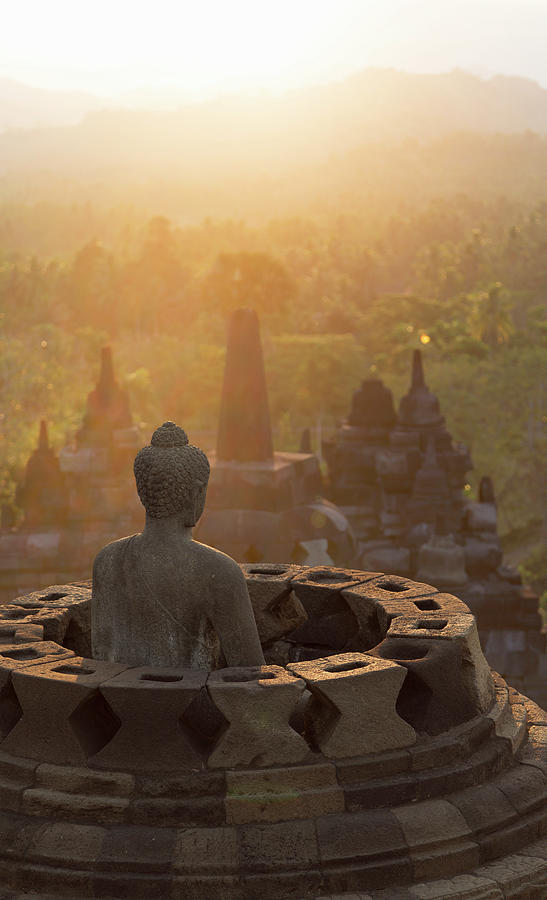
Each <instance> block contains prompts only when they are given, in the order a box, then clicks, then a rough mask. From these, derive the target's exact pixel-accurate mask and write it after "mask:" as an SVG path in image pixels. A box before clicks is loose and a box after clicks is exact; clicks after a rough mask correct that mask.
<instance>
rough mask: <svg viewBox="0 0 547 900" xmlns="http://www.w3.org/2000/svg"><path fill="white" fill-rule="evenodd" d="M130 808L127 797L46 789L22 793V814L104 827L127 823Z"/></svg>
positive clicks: (29, 790)
mask: <svg viewBox="0 0 547 900" xmlns="http://www.w3.org/2000/svg"><path fill="white" fill-rule="evenodd" d="M128 809H129V799H128V798H127V797H111V796H108V795H107V794H103V795H94V794H76V793H70V792H68V791H52V790H47V789H45V788H28V789H27V790H25V791H23V800H22V811H23V812H24V813H25V814H26V815H29V816H38V817H40V818H50V819H54V820H58V819H68V820H69V821H72V820H74V819H77V820H80V821H82V822H90V823H91V824H99V825H102V824H110V823H117V822H124V821H125V820H126V818H127V814H128Z"/></svg>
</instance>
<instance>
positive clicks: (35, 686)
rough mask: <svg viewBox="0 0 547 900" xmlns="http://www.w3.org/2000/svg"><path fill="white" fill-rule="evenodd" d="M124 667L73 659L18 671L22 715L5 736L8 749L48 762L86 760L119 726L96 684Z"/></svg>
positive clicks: (16, 679)
mask: <svg viewBox="0 0 547 900" xmlns="http://www.w3.org/2000/svg"><path fill="white" fill-rule="evenodd" d="M30 646H36V647H40V646H41V645H39V644H36V645H30ZM123 668H124V666H120V665H117V664H115V663H107V662H102V661H98V660H86V659H82V658H81V657H73V658H71V659H68V660H66V661H61V662H50V663H47V664H45V665H33V666H27V667H24V668H21V669H18V670H16V671H15V672H14V673H13V675H12V678H13V687H14V690H15V692H16V694H17V698H18V700H19V702H20V704H21V707H22V709H23V716H22V718H21V719H20V720H19V721H18V722H17V724H16V725H15V727H14V728H13V729H12V730H11V731H10V733H9V734H8V736H7V737H6V738H5V740H4V744H3V747H4V749H5V750H7V751H8V752H11V753H16V754H17V753H22V754H24V755H26V756H32V757H33V758H34V759H39V760H41V761H43V762H53V763H60V764H63V763H72V764H74V765H82V764H83V763H85V761H86V760H87V758H88V756H89V755H91V754H92V753H94V752H96V750H97V749H98V748H100V747H102V746H104V743H105V742H106V741H108V740H109V739H110V737H111V735H112V732H113V730H115V729H116V728H117V723H116V722H115V719H114V716H113V715H112V714H111V715H110V719H109V717H108V715H107V712H108V711H107V710H104V709H103V707H104V702H103V701H102V698H101V697H100V695H99V693H98V691H97V688H98V686H99V685H100V684H101V682H102V681H104V680H106V679H108V678H111V677H112V675H115V674H116V673H117V672H120V671H121V670H122V669H123ZM96 704H98V705H99V706H98V708H97V706H96Z"/></svg>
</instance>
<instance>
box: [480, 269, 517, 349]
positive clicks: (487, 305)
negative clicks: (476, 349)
mask: <svg viewBox="0 0 547 900" xmlns="http://www.w3.org/2000/svg"><path fill="white" fill-rule="evenodd" d="M469 299H470V300H471V301H472V304H473V306H472V310H471V314H470V317H469V331H470V334H471V337H474V338H478V339H479V340H481V341H484V343H485V344H487V345H488V346H489V347H490V348H491V349H492V350H495V349H496V347H498V346H499V345H500V344H503V343H505V342H506V341H507V340H508V339H509V338H510V337H511V335H512V334H513V332H514V330H515V326H514V323H513V317H512V314H511V313H512V304H511V300H510V297H509V295H508V294H507V292H506V291H505V290H504V289H503V285H502V284H501V282H499V281H496V282H495V283H494V284H491V285H490V287H489V288H488V290H487V291H480V292H479V293H477V294H474V295H472V296H471V297H470V298H469Z"/></svg>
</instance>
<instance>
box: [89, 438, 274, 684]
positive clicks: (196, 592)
mask: <svg viewBox="0 0 547 900" xmlns="http://www.w3.org/2000/svg"><path fill="white" fill-rule="evenodd" d="M208 476H209V463H208V461H207V457H206V456H205V454H204V453H203V451H201V450H199V448H197V447H193V446H192V445H190V444H189V442H188V438H187V436H186V433H185V432H184V431H183V430H182V429H181V428H179V427H178V426H176V425H175V424H174V423H173V422H165V423H164V424H163V425H162V426H161V427H160V428H157V429H156V431H155V432H154V434H153V435H152V441H151V444H150V445H149V446H147V447H145V448H143V449H142V450H141V451H140V452H139V453H138V454H137V457H136V459H135V478H136V481H137V490H138V492H139V496H140V498H141V500H142V502H143V504H144V506H145V509H146V524H145V527H144V531H143V532H142V533H141V534H136V535H132V536H131V537H128V538H123V539H122V540H119V541H115V542H114V543H113V544H109V545H108V546H106V547H104V548H103V549H102V550H101V552H100V553H99V554H98V556H97V557H96V559H95V563H94V565H93V592H92V600H91V630H92V647H93V654H94V656H96V657H97V658H98V659H108V660H110V661H111V662H123V663H127V665H131V666H139V665H141V666H143V665H148V666H150V665H155V666H186V667H188V668H197V669H212V668H216V667H218V666H219V665H221V664H222V662H223V661H224V662H226V663H227V664H229V665H260V664H261V663H262V662H263V661H264V657H263V654H262V649H261V646H260V641H259V638H258V633H257V629H256V623H255V620H254V617H253V613H252V608H251V603H250V600H249V594H248V591H247V587H246V583H245V579H244V577H243V575H242V573H241V570H240V568H239V566H238V565H237V564H236V563H235V562H234V561H233V560H232V559H230V558H229V557H227V556H226V555H225V554H224V553H221V552H220V551H218V550H214V549H213V548H212V547H207V546H206V545H204V544H200V543H198V542H197V541H195V540H193V539H192V528H193V526H194V525H195V524H196V522H197V520H198V519H199V517H200V516H201V514H202V512H203V508H204V505H205V496H206V491H207V481H208Z"/></svg>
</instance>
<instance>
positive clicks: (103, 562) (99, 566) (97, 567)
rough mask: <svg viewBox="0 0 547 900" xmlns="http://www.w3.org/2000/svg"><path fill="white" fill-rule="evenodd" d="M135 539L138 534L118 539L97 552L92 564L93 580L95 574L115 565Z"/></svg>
mask: <svg viewBox="0 0 547 900" xmlns="http://www.w3.org/2000/svg"><path fill="white" fill-rule="evenodd" d="M137 537H139V535H138V534H132V535H130V536H129V537H124V538H119V540H117V541H112V542H111V543H110V544H106V545H105V546H104V547H103V548H102V549H101V550H99V552H98V553H97V556H96V557H95V560H94V562H93V577H94V578H95V576H96V575H97V574H99V573H100V572H104V571H105V570H106V569H108V568H110V566H111V565H113V564H114V565H115V564H117V563H118V562H119V561H120V560H121V558H122V557H123V556H124V555H125V553H126V552H127V550H128V548H129V547H130V546H131V544H132V543H133V542H134V539H135V538H137Z"/></svg>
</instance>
